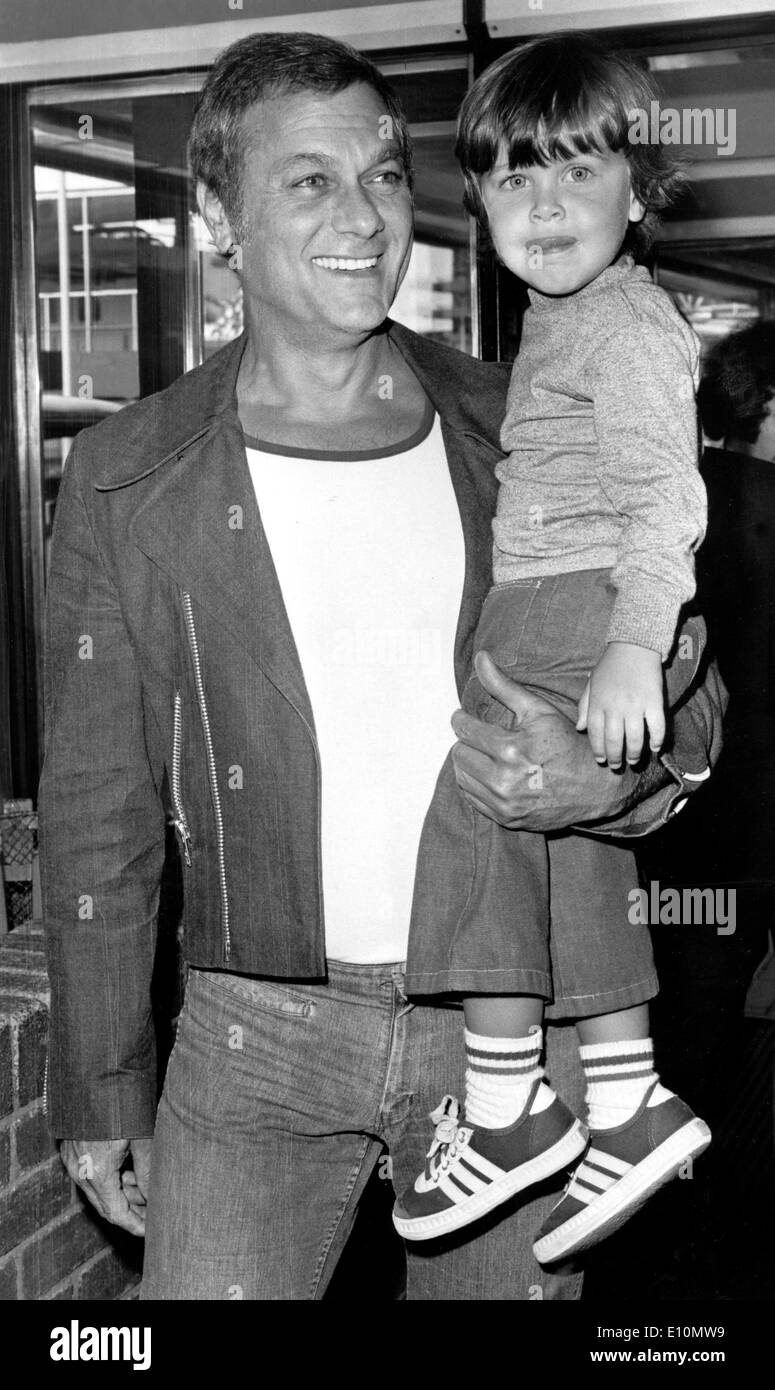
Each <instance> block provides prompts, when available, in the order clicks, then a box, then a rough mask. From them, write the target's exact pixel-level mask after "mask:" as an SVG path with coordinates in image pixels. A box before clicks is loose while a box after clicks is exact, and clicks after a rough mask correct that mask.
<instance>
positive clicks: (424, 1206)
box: [393, 1080, 587, 1240]
mask: <svg viewBox="0 0 775 1390" xmlns="http://www.w3.org/2000/svg"><path fill="white" fill-rule="evenodd" d="M545 1085H546V1083H545V1082H543V1081H541V1080H538V1081H536V1083H535V1085H534V1086H533V1087H532V1089H531V1091H530V1094H529V1096H528V1098H527V1102H526V1104H525V1109H524V1110H523V1112H522V1114H521V1115H520V1117H519V1119H518V1120H516V1121H515V1122H514V1124H513V1125H509V1126H508V1128H506V1129H484V1128H482V1127H481V1126H479V1125H466V1124H459V1123H458V1117H459V1113H460V1107H459V1104H458V1102H457V1100H456V1099H455V1097H454V1096H445V1097H444V1099H443V1100H442V1102H441V1105H440V1106H439V1107H438V1109H437V1110H434V1112H433V1114H432V1115H431V1119H432V1120H433V1122H434V1124H435V1125H436V1134H435V1137H434V1140H433V1143H432V1144H431V1147H430V1149H429V1150H428V1157H427V1160H426V1163H425V1169H424V1171H423V1172H422V1173H421V1174H420V1176H419V1178H418V1179H417V1181H416V1182H415V1184H414V1186H413V1187H408V1188H407V1189H406V1191H405V1192H404V1194H403V1196H402V1197H400V1198H399V1199H398V1201H397V1202H396V1205H395V1207H394V1210H393V1224H394V1226H395V1228H396V1230H397V1231H398V1232H399V1234H400V1235H402V1236H404V1238H405V1239H406V1240H430V1239H432V1237H434V1236H442V1235H446V1234H447V1232H448V1231H457V1230H459V1229H460V1227H461V1226H467V1225H468V1224H469V1222H471V1221H476V1220H477V1219H478V1218H479V1217H480V1216H484V1215H485V1214H486V1213H487V1212H488V1211H492V1210H493V1208H494V1207H497V1206H499V1205H500V1203H501V1202H505V1201H507V1199H508V1198H509V1197H512V1196H513V1195H514V1193H515V1192H521V1191H522V1189H523V1188H525V1187H530V1186H531V1184H532V1183H536V1182H541V1181H542V1180H543V1179H544V1178H549V1177H551V1176H552V1174H553V1173H557V1172H559V1170H560V1169H562V1168H567V1167H569V1166H570V1164H571V1163H573V1162H574V1161H575V1160H576V1159H577V1158H578V1157H579V1154H581V1153H583V1152H584V1149H585V1148H586V1146H587V1128H586V1125H583V1124H582V1123H581V1121H580V1120H578V1119H577V1118H576V1116H575V1115H574V1114H572V1112H571V1111H570V1110H569V1109H568V1108H567V1106H566V1105H563V1103H562V1101H561V1100H560V1099H559V1098H558V1097H557V1096H554V1099H553V1100H552V1101H551V1103H550V1104H549V1105H548V1106H545V1107H544V1108H536V1104H535V1102H536V1097H537V1095H538V1090H539V1087H541V1086H545ZM547 1089H548V1088H547Z"/></svg>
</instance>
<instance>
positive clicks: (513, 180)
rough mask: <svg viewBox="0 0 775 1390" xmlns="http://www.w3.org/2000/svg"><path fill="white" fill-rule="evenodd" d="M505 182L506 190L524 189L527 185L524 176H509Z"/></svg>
mask: <svg viewBox="0 0 775 1390" xmlns="http://www.w3.org/2000/svg"><path fill="white" fill-rule="evenodd" d="M505 182H506V186H507V187H508V188H524V187H525V185H526V184H527V179H526V178H525V175H524V174H509V176H508V178H507V179H506V180H505Z"/></svg>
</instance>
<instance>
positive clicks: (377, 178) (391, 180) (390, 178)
mask: <svg viewBox="0 0 775 1390" xmlns="http://www.w3.org/2000/svg"><path fill="white" fill-rule="evenodd" d="M403 181H404V176H403V174H400V173H398V171H397V170H396V169H382V170H380V172H379V173H378V174H375V175H374V182H375V183H384V184H387V185H388V186H389V187H391V186H392V187H394V188H395V187H396V186H397V185H398V184H400V183H403Z"/></svg>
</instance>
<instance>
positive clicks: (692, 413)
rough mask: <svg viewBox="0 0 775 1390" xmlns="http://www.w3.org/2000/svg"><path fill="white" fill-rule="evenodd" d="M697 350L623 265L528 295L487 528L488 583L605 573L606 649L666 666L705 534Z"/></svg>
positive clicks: (654, 294) (645, 283)
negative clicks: (608, 576) (611, 600)
mask: <svg viewBox="0 0 775 1390" xmlns="http://www.w3.org/2000/svg"><path fill="white" fill-rule="evenodd" d="M698 361H699V352H698V341H697V337H696V335H695V334H694V332H693V331H692V329H691V328H690V327H689V326H688V325H687V324H686V323H684V321H683V319H682V318H681V316H680V314H679V313H678V311H677V310H676V309H675V307H674V306H673V303H672V301H671V300H670V298H669V297H668V295H667V294H666V293H665V292H664V290H661V289H659V288H658V287H657V286H656V285H654V284H653V283H652V281H651V278H650V276H649V274H648V271H646V270H645V269H644V267H642V266H635V265H634V263H633V261H632V259H631V258H630V257H629V256H623V257H621V258H620V259H619V260H618V261H616V262H615V263H614V264H613V265H612V266H609V267H608V269H607V270H604V271H603V272H602V274H601V275H599V276H598V278H597V279H596V280H593V281H592V283H591V284H589V285H585V286H584V288H583V289H581V290H578V291H577V293H576V294H573V295H568V296H565V297H551V296H548V295H542V294H539V293H537V292H536V291H535V290H531V291H530V307H529V309H528V310H527V311H526V314H525V322H524V328H523V334H522V343H521V346H520V352H519V358H518V360H517V362H516V364H515V367H514V371H513V372H512V376H511V384H510V386H509V395H508V402H507V407H506V417H505V419H504V422H503V427H502V430H501V444H502V446H503V448H504V450H508V451H509V457H508V458H507V459H504V460H503V462H502V463H500V464H499V465H498V468H497V475H498V478H499V481H500V484H501V486H500V490H499V495H498V507H497V514H496V517H495V520H494V521H493V534H494V538H495V539H494V553H493V569H494V577H495V580H496V582H497V583H502V582H504V581H508V580H511V579H526V578H531V577H538V576H541V575H549V574H560V573H562V574H565V573H570V572H572V571H574V570H590V569H603V568H609V567H610V568H611V569H612V570H613V574H612V579H613V581H614V583H615V585H616V589H617V596H616V601H615V604H614V610H613V614H612V618H611V623H610V627H609V631H608V641H609V642H614V641H618V642H633V643H635V644H636V645H637V646H641V647H650V648H652V649H654V650H655V651H659V652H660V654H661V656H662V660H663V661H664V660H665V659H666V657H667V655H668V652H669V651H670V648H671V646H672V644H673V640H674V637H675V630H676V624H677V619H678V612H679V609H680V608H681V606H682V604H684V603H685V602H686V601H687V599H690V598H691V597H692V595H693V593H694V587H695V585H694V563H693V554H694V551H695V550H696V549H697V546H698V545H699V544H700V542H701V540H702V538H703V535H704V533H705V522H706V497H705V487H704V484H703V482H702V479H701V478H700V475H699V472H698V470H697V454H698V438H697V423H696V410H695V404H694V395H695V389H696V386H697V374H698Z"/></svg>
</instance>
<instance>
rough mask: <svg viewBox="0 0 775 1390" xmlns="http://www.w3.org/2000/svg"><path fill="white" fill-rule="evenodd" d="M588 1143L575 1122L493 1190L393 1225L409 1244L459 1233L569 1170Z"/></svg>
mask: <svg viewBox="0 0 775 1390" xmlns="http://www.w3.org/2000/svg"><path fill="white" fill-rule="evenodd" d="M588 1140H589V1131H588V1130H587V1127H586V1125H583V1124H582V1123H581V1121H580V1120H575V1121H574V1123H573V1125H572V1126H571V1128H570V1129H569V1130H567V1131H566V1132H565V1134H564V1135H563V1136H562V1138H561V1139H558V1140H557V1142H556V1144H553V1145H552V1147H551V1148H550V1149H546V1150H545V1152H544V1153H542V1154H538V1155H537V1156H536V1157H535V1158H531V1159H530V1160H529V1161H528V1162H527V1163H522V1164H520V1166H519V1168H512V1169H510V1170H509V1171H508V1172H507V1173H504V1174H503V1175H502V1176H501V1177H500V1178H494V1179H493V1181H492V1182H491V1183H490V1185H489V1187H486V1188H484V1189H483V1190H482V1191H481V1192H476V1193H474V1194H473V1196H471V1197H470V1198H468V1199H466V1200H465V1201H462V1202H458V1203H457V1204H456V1205H455V1206H453V1207H450V1208H449V1209H448V1210H447V1211H437V1212H434V1213H433V1215H432V1216H416V1217H407V1216H396V1214H395V1212H394V1213H393V1225H394V1226H395V1228H396V1230H397V1231H398V1233H399V1235H401V1236H403V1237H404V1239H405V1240H432V1239H434V1237H435V1236H443V1235H447V1234H448V1233H449V1232H450V1231H459V1230H460V1228H461V1227H462V1226H468V1225H470V1223H471V1222H472V1221H478V1220H479V1218H480V1217H481V1216H486V1215H487V1213H488V1212H490V1211H492V1210H493V1209H494V1208H495V1207H498V1206H500V1205H501V1203H502V1202H506V1201H508V1199H509V1197H513V1196H514V1195H515V1194H516V1193H517V1192H521V1191H522V1190H523V1189H524V1188H526V1187H531V1186H532V1185H533V1183H537V1182H542V1181H543V1180H544V1178H550V1177H552V1175H553V1174H554V1173H558V1172H559V1171H560V1170H561V1169H562V1168H568V1167H569V1166H570V1165H571V1163H573V1162H574V1160H575V1159H577V1158H578V1157H579V1155H580V1154H582V1153H583V1152H584V1150H585V1149H586V1147H587V1143H588Z"/></svg>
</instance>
